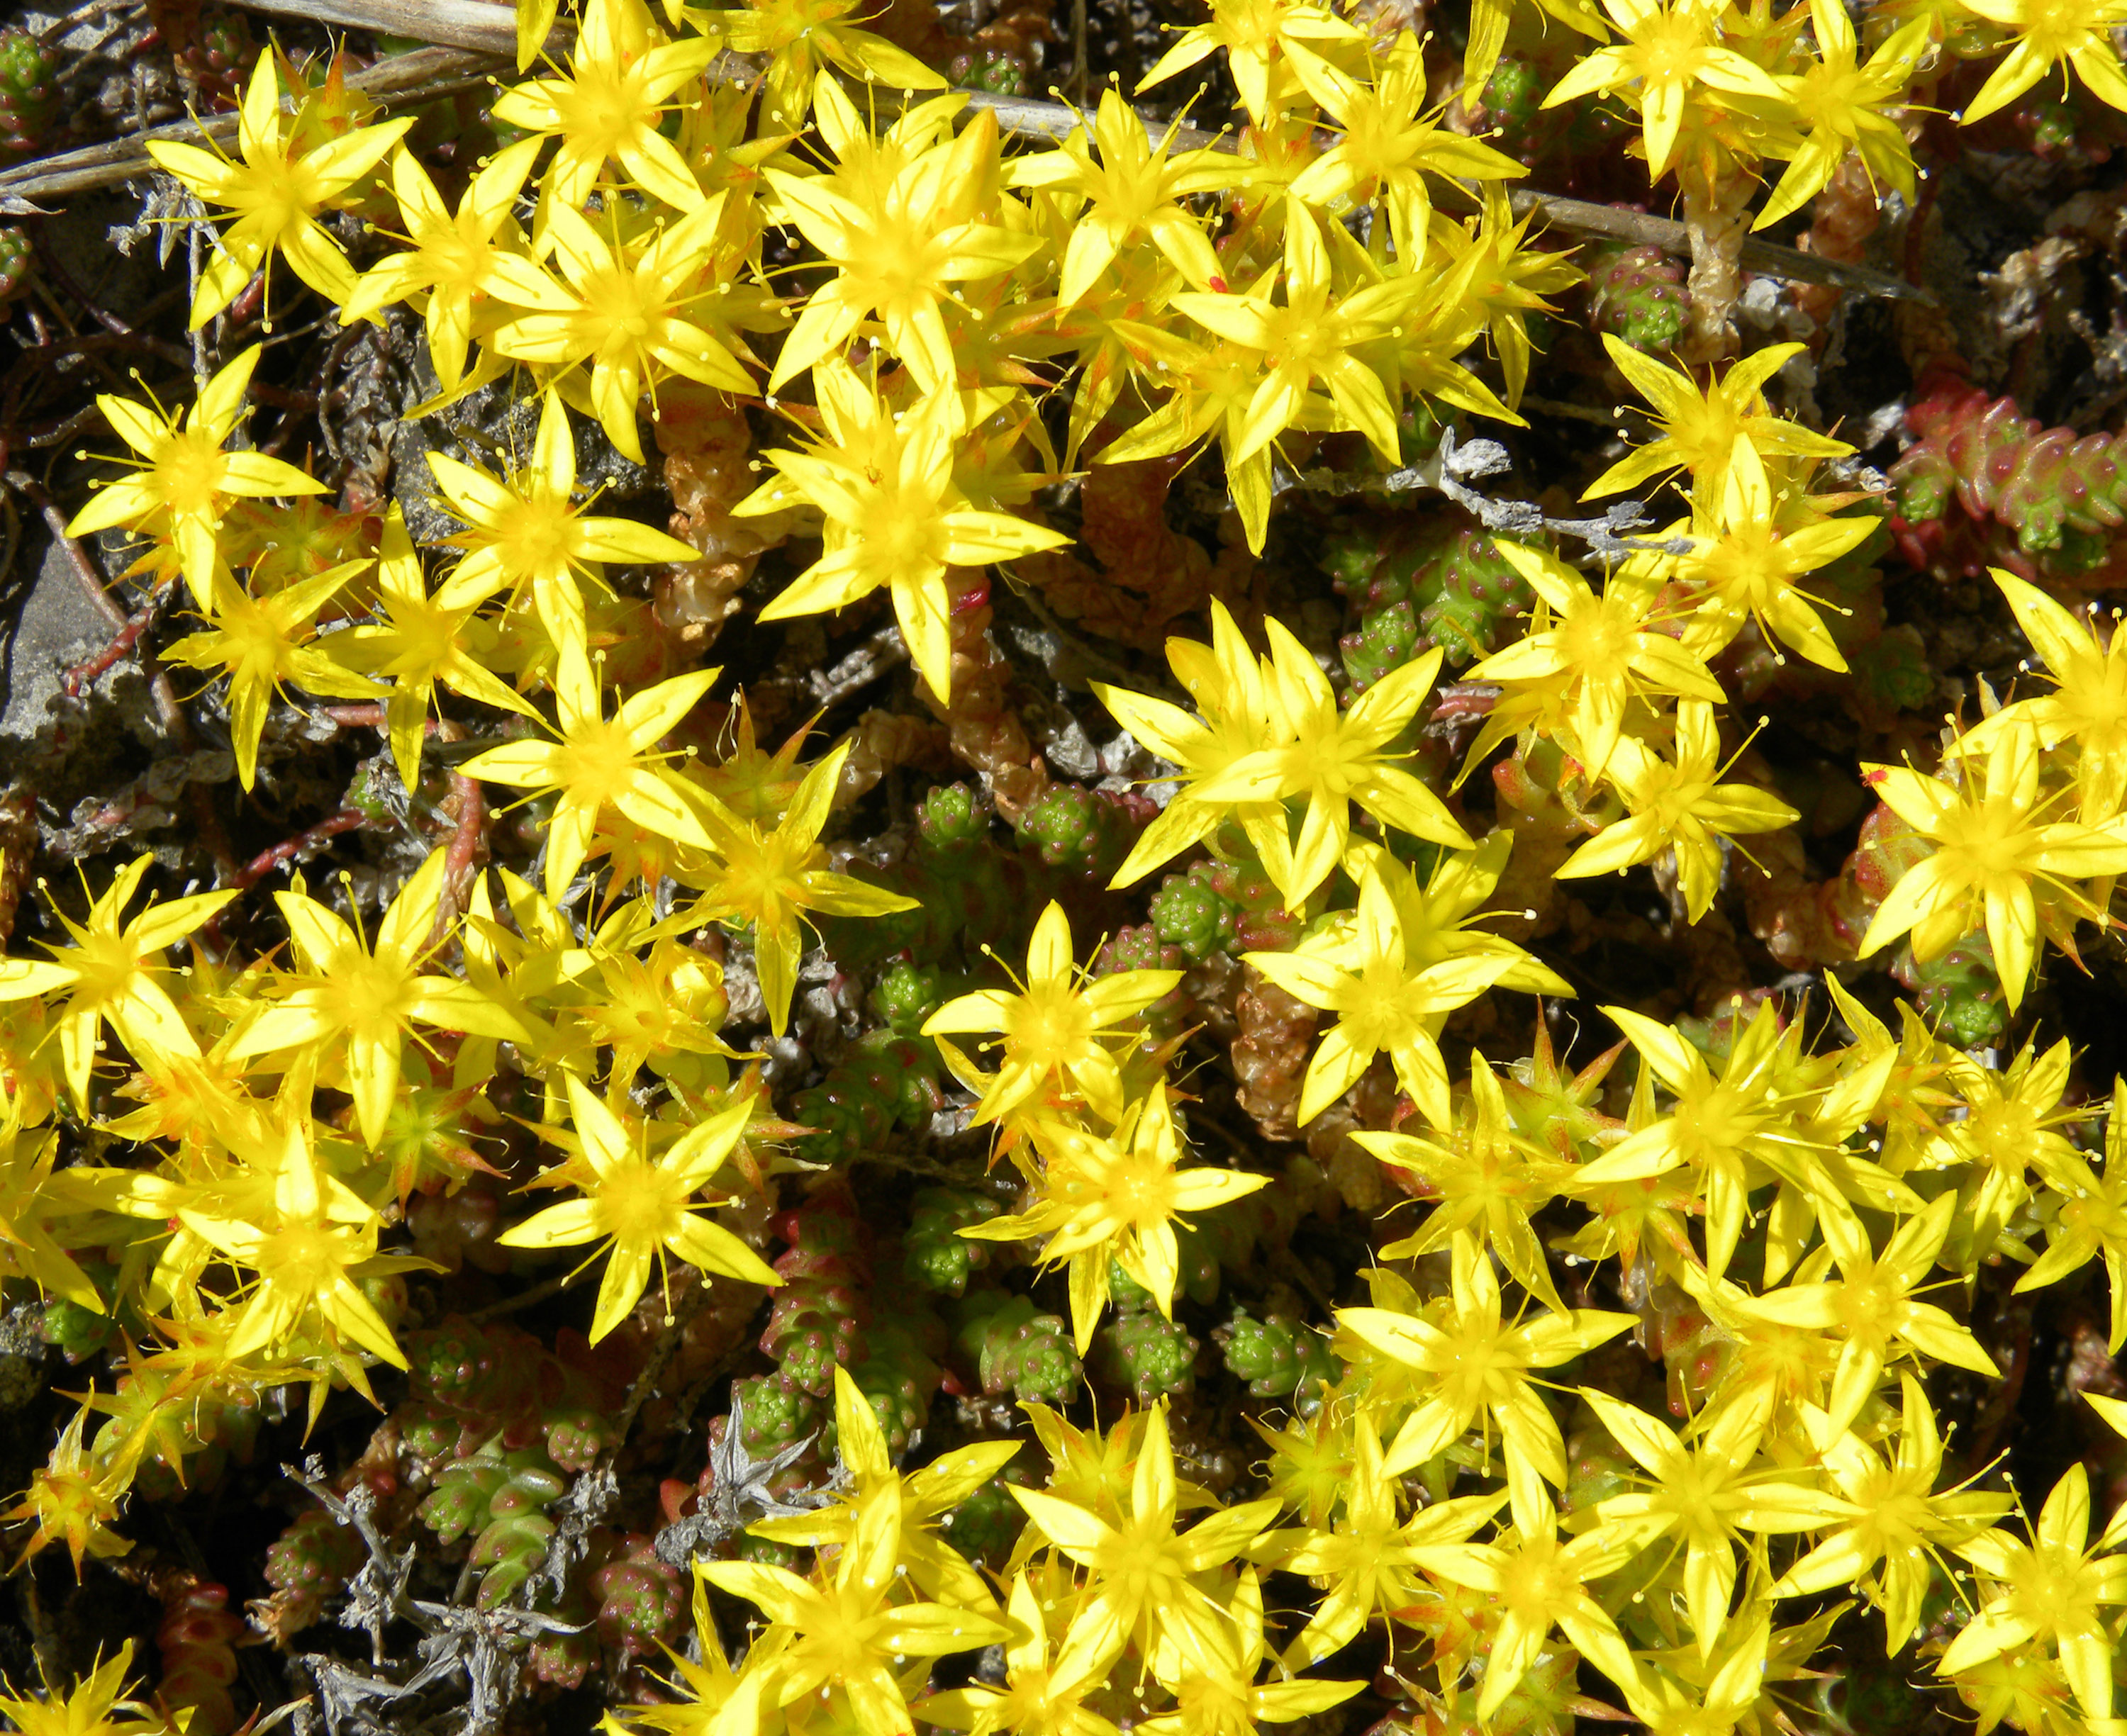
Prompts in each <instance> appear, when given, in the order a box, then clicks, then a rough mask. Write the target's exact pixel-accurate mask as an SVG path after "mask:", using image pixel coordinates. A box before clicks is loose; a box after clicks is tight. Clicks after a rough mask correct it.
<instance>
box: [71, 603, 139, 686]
mask: <svg viewBox="0 0 2127 1736" xmlns="http://www.w3.org/2000/svg"><path fill="white" fill-rule="evenodd" d="M156 608H157V603H156V599H155V598H152V597H150V598H149V599H148V601H147V602H145V603H142V604H141V605H140V608H138V609H137V610H135V612H134V613H133V616H132V618H131V619H130V620H129V621H127V622H126V625H125V626H123V627H121V628H120V629H119V630H118V636H117V637H116V638H115V639H113V640H112V641H111V643H110V644H108V645H107V646H104V648H103V649H102V650H100V651H98V652H97V654H96V655H94V656H93V657H91V658H90V659H88V661H87V662H85V663H77V664H76V665H74V666H73V668H72V669H69V670H68V671H67V672H66V674H64V675H63V676H61V677H60V678H59V679H60V684H61V685H62V686H64V688H66V696H67V698H69V699H78V698H80V697H81V690H82V689H83V688H85V687H87V686H88V684H90V683H91V682H92V681H94V680H96V679H97V678H98V677H99V676H102V675H103V674H107V672H108V671H109V670H111V669H113V668H115V667H116V665H118V664H120V663H121V662H123V661H124V660H126V658H127V657H129V656H130V655H132V652H133V647H134V646H136V645H138V644H139V643H140V636H141V634H143V633H144V632H146V631H147V630H148V623H149V622H150V621H152V620H154V618H155V613H156Z"/></svg>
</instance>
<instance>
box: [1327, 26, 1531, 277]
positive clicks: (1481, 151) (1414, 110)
mask: <svg viewBox="0 0 2127 1736" xmlns="http://www.w3.org/2000/svg"><path fill="white" fill-rule="evenodd" d="M1292 70H1293V73H1294V75H1295V76H1296V77H1297V78H1299V80H1300V83H1301V84H1302V85H1304V86H1305V88H1306V90H1307V93H1308V95H1310V97H1314V99H1315V101H1316V102H1319V104H1321V106H1322V107H1323V109H1324V111H1326V112H1327V113H1329V115H1330V116H1333V117H1334V118H1335V120H1336V121H1338V123H1339V124H1340V125H1342V126H1343V135H1342V136H1341V137H1339V138H1338V140H1337V142H1336V143H1335V144H1333V145H1332V146H1331V147H1330V148H1329V149H1328V150H1326V151H1324V153H1323V154H1321V155H1320V156H1319V157H1317V158H1315V161H1314V162H1313V163H1310V164H1309V165H1308V167H1307V168H1306V169H1305V170H1304V171H1303V172H1302V173H1301V174H1300V178H1299V179H1298V180H1296V181H1295V182H1293V183H1292V187H1291V192H1292V196H1293V197H1294V198H1295V199H1297V200H1300V201H1304V202H1305V203H1306V204H1309V205H1311V206H1317V207H1323V208H1326V207H1329V206H1331V205H1332V204H1333V203H1334V201H1337V200H1338V199H1341V198H1343V197H1345V196H1350V197H1351V198H1352V199H1353V200H1355V201H1370V200H1379V201H1381V205H1382V206H1384V207H1385V208H1386V210H1387V212H1388V216H1389V223H1390V228H1391V229H1392V231H1393V233H1394V234H1395V244H1396V248H1397V251H1398V252H1399V253H1402V254H1404V255H1405V257H1406V258H1417V257H1419V255H1421V254H1423V253H1424V250H1425V248H1426V244H1427V237H1426V232H1427V230H1428V228H1430V226H1431V225H1432V220H1433V197H1432V195H1431V193H1430V192H1428V190H1427V187H1426V180H1425V177H1427V176H1428V175H1438V176H1440V177H1442V178H1445V179H1452V180H1455V181H1460V182H1467V181H1478V182H1492V181H1499V180H1510V179H1513V178H1514V177H1518V176H1522V175H1525V174H1527V173H1528V170H1527V169H1525V168H1523V167H1522V165H1521V164H1520V163H1517V162H1515V161H1514V158H1511V157H1509V156H1505V155H1504V154H1501V153H1500V152H1499V151H1495V150H1494V149H1492V148H1491V146H1490V145H1489V144H1481V143H1480V142H1479V141H1478V140H1475V139H1466V138H1464V137H1462V136H1461V135H1460V134H1458V133H1452V132H1450V131H1448V130H1447V129H1446V128H1444V127H1442V126H1440V125H1437V124H1436V123H1435V122H1433V121H1428V120H1426V119H1424V118H1423V116H1424V110H1425V107H1426V105H1427V100H1428V94H1429V92H1428V84H1427V76H1426V67H1425V52H1424V49H1423V48H1422V47H1421V46H1420V45H1419V39H1418V38H1417V37H1416V36H1414V35H1411V34H1410V32H1409V31H1404V32H1403V33H1402V34H1400V35H1398V36H1397V38H1396V40H1395V44H1394V45H1393V46H1392V47H1391V48H1390V50H1389V52H1388V57H1387V58H1386V59H1385V60H1382V61H1381V62H1379V63H1377V64H1372V65H1370V66H1369V67H1368V69H1367V72H1368V73H1369V77H1368V78H1367V80H1365V81H1364V82H1362V81H1361V80H1360V79H1357V78H1353V77H1352V75H1351V74H1350V73H1346V72H1343V71H1342V70H1340V69H1338V68H1337V67H1336V66H1334V65H1333V64H1331V63H1330V62H1329V61H1328V60H1325V59H1322V58H1320V57H1319V55H1317V54H1314V53H1312V52H1311V51H1310V50H1306V49H1301V50H1299V51H1298V52H1297V53H1295V54H1293V56H1292Z"/></svg>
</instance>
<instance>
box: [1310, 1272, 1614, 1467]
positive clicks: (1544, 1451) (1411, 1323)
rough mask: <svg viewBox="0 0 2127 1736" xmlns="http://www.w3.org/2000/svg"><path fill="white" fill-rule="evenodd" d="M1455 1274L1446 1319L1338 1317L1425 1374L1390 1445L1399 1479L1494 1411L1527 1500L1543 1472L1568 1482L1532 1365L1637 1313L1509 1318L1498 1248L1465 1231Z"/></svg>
mask: <svg viewBox="0 0 2127 1736" xmlns="http://www.w3.org/2000/svg"><path fill="white" fill-rule="evenodd" d="M1451 1273H1452V1279H1451V1282H1452V1312H1451V1313H1448V1314H1447V1316H1446V1317H1445V1318H1444V1321H1443V1322H1442V1323H1440V1324H1435V1323H1434V1322H1433V1321H1431V1320H1428V1319H1424V1318H1422V1317H1419V1316H1418V1315H1415V1314H1409V1313H1402V1312H1400V1310H1397V1309H1394V1308H1339V1309H1338V1311H1337V1323H1338V1326H1339V1327H1342V1328H1343V1330H1345V1331H1347V1332H1350V1333H1352V1335H1353V1336H1356V1337H1357V1338H1358V1339H1359V1340H1360V1341H1362V1342H1363V1343H1364V1344H1366V1345H1367V1346H1371V1348H1372V1349H1373V1350H1377V1351H1378V1352H1380V1353H1381V1355H1384V1356H1386V1357H1387V1358H1388V1359H1390V1360H1391V1361H1393V1362H1396V1363H1400V1365H1402V1366H1403V1367H1405V1368H1406V1369H1410V1370H1411V1371H1413V1372H1414V1373H1415V1374H1419V1375H1421V1376H1423V1377H1425V1378H1424V1380H1423V1382H1422V1384H1420V1386H1419V1388H1418V1390H1419V1403H1418V1406H1417V1408H1416V1409H1414V1411H1412V1412H1411V1413H1410V1415H1409V1417H1407V1418H1405V1421H1404V1424H1403V1426H1402V1427H1401V1428H1400V1430H1399V1431H1397V1433H1396V1437H1395V1441H1394V1442H1393V1443H1392V1444H1391V1445H1390V1448H1389V1451H1388V1456H1387V1459H1386V1462H1385V1464H1383V1466H1382V1469H1383V1471H1384V1473H1386V1475H1388V1476H1390V1477H1400V1476H1401V1475H1403V1474H1404V1473H1405V1472H1406V1471H1409V1470H1413V1469H1416V1468H1417V1467H1418V1466H1419V1465H1421V1464H1424V1463H1425V1462H1426V1460H1427V1459H1431V1458H1433V1456H1434V1455H1436V1454H1438V1453H1442V1452H1445V1451H1446V1450H1447V1449H1448V1448H1449V1447H1451V1446H1452V1445H1454V1444H1455V1442H1456V1441H1457V1440H1459V1439H1461V1436H1463V1435H1464V1434H1466V1432H1467V1431H1469V1430H1470V1429H1471V1427H1472V1426H1474V1425H1476V1423H1477V1421H1479V1419H1480V1417H1491V1418H1493V1419H1494V1420H1495V1421H1497V1422H1498V1423H1499V1433H1500V1436H1501V1438H1502V1440H1503V1441H1504V1448H1505V1450H1504V1455H1503V1456H1504V1459H1505V1460H1506V1468H1507V1481H1508V1484H1509V1488H1511V1489H1513V1490H1514V1492H1515V1500H1516V1502H1517V1506H1519V1505H1520V1504H1521V1503H1522V1502H1524V1501H1525V1500H1527V1499H1528V1498H1529V1497H1530V1494H1531V1492H1532V1491H1536V1492H1538V1493H1539V1494H1540V1489H1541V1485H1540V1484H1539V1483H1538V1482H1537V1479H1538V1478H1549V1479H1550V1480H1551V1482H1552V1483H1555V1484H1556V1485H1557V1486H1558V1487H1559V1488H1564V1487H1565V1486H1566V1442H1565V1439H1564V1437H1563V1436H1561V1435H1560V1433H1559V1432H1558V1421H1557V1419H1556V1417H1553V1416H1552V1415H1551V1411H1550V1407H1548V1406H1547V1405H1546V1404H1545V1403H1544V1402H1543V1399H1542V1397H1541V1396H1540V1395H1539V1394H1538V1393H1537V1391H1536V1388H1535V1384H1534V1377H1533V1374H1532V1371H1533V1370H1534V1369H1548V1368H1556V1367H1557V1365H1559V1364H1560V1363H1561V1362H1570V1360H1572V1359H1573V1358H1574V1357H1575V1356H1579V1355H1584V1354H1585V1353H1586V1352H1587V1351H1589V1350H1593V1349H1594V1348H1595V1346H1597V1345H1599V1344H1604V1343H1607V1342H1608V1341H1610V1340H1611V1339H1613V1338H1614V1337H1616V1336H1618V1333H1620V1332H1624V1331H1625V1330H1627V1328H1628V1327H1632V1326H1633V1325H1634V1324H1636V1323H1637V1316H1635V1315H1632V1314H1606V1313H1599V1312H1597V1311H1595V1310H1593V1309H1589V1308H1580V1309H1575V1310H1571V1311H1569V1312H1567V1313H1551V1311H1549V1310H1548V1309H1547V1310H1546V1311H1545V1312H1544V1313H1543V1314H1542V1316H1540V1317H1537V1318H1536V1319H1533V1320H1528V1321H1525V1322H1521V1323H1518V1324H1516V1325H1514V1326H1507V1325H1504V1324H1503V1323H1502V1321H1501V1317H1500V1308H1499V1279H1498V1278H1497V1277H1496V1276H1495V1275H1494V1273H1493V1271H1492V1262H1491V1259H1490V1256H1489V1255H1487V1254H1485V1253H1483V1252H1481V1251H1480V1250H1479V1248H1478V1246H1477V1244H1476V1241H1475V1240H1474V1239H1472V1238H1471V1237H1470V1236H1468V1235H1466V1234H1465V1233H1463V1232H1461V1231H1457V1232H1456V1235H1455V1238H1454V1242H1453V1244H1452V1266H1451ZM1547 1504H1548V1503H1547Z"/></svg>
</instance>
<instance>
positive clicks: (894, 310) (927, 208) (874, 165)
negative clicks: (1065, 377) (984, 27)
mask: <svg viewBox="0 0 2127 1736" xmlns="http://www.w3.org/2000/svg"><path fill="white" fill-rule="evenodd" d="M960 101H961V99H959V98H957V97H955V98H953V99H951V105H952V106H957V105H958V103H959V102H960ZM818 106H819V110H820V120H819V124H820V127H821V130H822V132H823V133H824V134H825V135H826V136H827V142H828V144H830V145H831V147H832V148H833V149H834V152H835V155H836V158H838V159H839V160H838V162H837V164H836V168H835V169H834V171H833V172H832V173H828V174H824V175H809V176H808V175H796V174H793V173H790V172H789V170H787V169H779V168H770V169H764V170H763V171H762V173H764V174H765V176H766V177H767V178H768V181H769V183H770V186H772V187H774V188H775V196H776V197H777V199H778V200H779V201H781V203H782V205H783V207H784V210H785V212H786V213H787V214H788V217H789V222H790V223H791V225H793V227H794V228H795V229H797V230H798V233H799V234H802V235H803V237H804V238H805V239H806V240H808V241H809V242H810V243H812V245H813V246H814V247H816V248H818V249H819V250H820V253H821V255H822V258H825V259H826V260H827V263H829V264H831V265H832V266H834V267H836V277H834V279H833V280H832V281H831V282H829V283H827V285H826V286H823V287H822V288H820V289H817V290H816V291H813V292H812V295H811V296H808V298H807V299H806V302H805V308H804V311H803V313H801V314H800V315H798V322H797V324H795V325H793V326H792V327H791V329H790V335H789V338H786V339H785V340H784V345H783V353H782V354H781V355H780V356H779V357H777V358H776V362H775V372H774V373H773V374H772V375H770V377H769V381H768V384H769V388H770V390H777V389H779V388H780V387H781V386H783V385H784V383H785V382H786V381H790V380H793V379H795V378H796V377H797V376H798V375H799V374H801V373H803V372H804V371H806V370H807V369H808V368H817V367H818V366H819V364H820V363H822V362H825V361H827V359H828V358H829V357H831V356H834V355H835V354H836V352H839V351H841V350H843V349H844V348H846V347H847V345H848V343H849V341H850V338H853V337H854V336H855V335H856V333H857V329H858V328H859V327H860V325H862V324H864V323H865V319H866V318H867V317H869V318H871V319H876V320H877V321H879V324H882V325H883V326H884V328H885V330H886V347H887V348H888V350H890V351H891V352H892V353H893V356H894V357H896V358H897V359H898V360H899V361H901V362H904V363H906V364H907V367H908V371H910V373H912V375H914V376H915V377H916V382H917V385H918V386H920V387H921V389H922V390H924V391H925V392H926V393H936V392H940V391H945V390H950V389H951V388H952V387H953V386H954V385H955V383H956V382H957V381H958V380H959V362H958V360H957V358H956V357H955V355H954V353H953V340H952V338H951V336H950V333H948V332H947V330H946V329H945V309H946V308H947V307H948V306H949V305H951V304H952V301H953V291H952V289H951V288H950V286H951V285H953V284H956V283H969V282H979V281H982V280H983V279H984V278H988V277H998V276H1001V275H1002V273H1004V272H1008V271H1010V270H1011V268H1012V267H1014V266H1016V265H1017V264H1019V263H1021V262H1022V261H1024V260H1025V259H1026V258H1027V256H1028V255H1029V254H1030V253H1034V252H1035V250H1036V249H1037V248H1039V247H1040V240H1039V239H1038V238H1037V237H1035V236H1034V235H1030V234H1022V233H1019V232H1016V231H1015V230H1013V229H1006V228H1002V227H1000V226H998V225H994V224H988V223H983V222H981V221H978V220H977V219H978V212H979V210H980V206H979V204H978V201H980V200H981V199H982V198H983V192H984V189H985V188H987V187H991V186H992V185H993V184H994V182H995V180H996V170H995V164H996V162H997V119H996V117H995V116H993V115H992V114H991V113H990V112H989V111H988V110H987V109H984V110H980V111H977V113H976V115H975V116H974V118H973V121H970V122H969V125H968V127H967V129H966V130H964V132H962V133H961V134H960V135H959V137H958V138H954V137H952V136H951V135H950V133H949V134H948V135H947V137H946V138H945V140H943V141H941V142H940V143H938V144H935V145H932V146H931V147H929V148H928V149H921V150H920V151H919V150H917V149H915V148H914V140H913V138H912V137H907V135H903V134H902V130H903V129H907V132H908V133H909V134H913V132H914V131H915V125H914V124H915V123H917V121H918V118H919V116H921V113H922V111H917V112H916V113H912V114H910V115H908V116H903V118H902V121H901V123H900V125H899V127H898V128H897V129H896V130H895V131H894V132H892V133H889V134H888V136H887V139H886V140H884V141H883V144H874V142H873V141H872V139H871V136H870V133H869V129H868V128H866V127H865V125H864V124H863V123H862V121H860V120H859V118H858V116H857V113H856V111H855V108H854V107H853V106H851V105H850V100H849V98H848V97H845V96H843V95H842V94H841V91H840V90H839V88H836V87H835V85H834V83H833V81H832V80H831V79H830V78H828V77H827V75H826V74H825V73H822V75H821V78H820V84H819V97H818ZM925 107H926V109H947V111H949V112H950V107H949V106H948V104H947V102H946V101H945V99H940V102H937V103H936V104H926V105H925Z"/></svg>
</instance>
